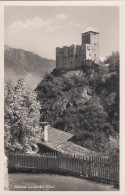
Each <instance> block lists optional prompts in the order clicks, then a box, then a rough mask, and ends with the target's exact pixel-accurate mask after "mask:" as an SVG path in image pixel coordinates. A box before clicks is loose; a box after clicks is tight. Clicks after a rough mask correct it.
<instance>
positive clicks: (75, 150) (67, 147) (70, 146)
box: [57, 141, 99, 156]
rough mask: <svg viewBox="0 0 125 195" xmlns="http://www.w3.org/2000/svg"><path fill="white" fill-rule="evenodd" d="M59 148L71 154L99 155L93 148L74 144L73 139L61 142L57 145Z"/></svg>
mask: <svg viewBox="0 0 125 195" xmlns="http://www.w3.org/2000/svg"><path fill="white" fill-rule="evenodd" d="M57 150H58V151H59V152H62V153H66V154H71V155H75V156H84V155H94V156H97V155H99V154H98V153H97V152H95V151H91V150H89V149H87V148H84V147H82V146H79V145H77V144H74V143H73V142H71V141H65V142H63V143H62V144H60V145H59V146H58V147H57Z"/></svg>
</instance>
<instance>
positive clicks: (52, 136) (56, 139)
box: [39, 126, 74, 149]
mask: <svg viewBox="0 0 125 195" xmlns="http://www.w3.org/2000/svg"><path fill="white" fill-rule="evenodd" d="M73 136H74V135H73V134H71V133H68V132H65V131H61V130H58V129H55V128H52V127H50V126H48V142H45V141H43V142H40V143H39V144H42V145H44V146H47V147H49V148H52V149H56V147H57V146H59V145H60V144H61V143H63V142H65V141H67V140H69V139H70V138H72V137H73Z"/></svg>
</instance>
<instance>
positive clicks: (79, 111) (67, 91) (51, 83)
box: [35, 53, 119, 151]
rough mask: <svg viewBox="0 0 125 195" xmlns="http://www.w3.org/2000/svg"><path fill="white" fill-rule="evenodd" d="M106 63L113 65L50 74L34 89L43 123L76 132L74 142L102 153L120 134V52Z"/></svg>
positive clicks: (110, 57) (108, 58)
mask: <svg viewBox="0 0 125 195" xmlns="http://www.w3.org/2000/svg"><path fill="white" fill-rule="evenodd" d="M105 63H110V65H109V66H110V68H109V69H107V67H105V66H104V65H103V67H102V68H99V70H98V71H96V69H95V70H94V69H92V68H90V69H89V70H87V71H83V72H82V71H81V70H74V71H69V72H67V73H64V74H62V75H60V76H58V75H56V76H55V75H53V74H50V75H47V76H46V77H45V78H44V80H42V81H41V83H40V84H39V85H38V87H37V88H36V90H35V91H36V92H37V98H38V100H39V101H40V104H41V106H42V109H41V120H43V121H44V120H45V121H48V122H49V123H50V124H51V125H52V126H53V127H55V128H57V129H60V130H63V131H67V132H71V133H73V134H74V135H75V138H74V139H73V140H72V141H74V142H75V143H76V144H79V145H81V146H84V147H87V148H89V149H91V150H96V151H103V150H104V148H105V145H106V143H108V142H109V136H113V137H115V136H116V135H117V134H118V133H119V55H118V53H116V54H114V53H113V55H112V56H109V57H107V61H105ZM111 66H115V67H117V69H113V68H111ZM113 70H114V71H113Z"/></svg>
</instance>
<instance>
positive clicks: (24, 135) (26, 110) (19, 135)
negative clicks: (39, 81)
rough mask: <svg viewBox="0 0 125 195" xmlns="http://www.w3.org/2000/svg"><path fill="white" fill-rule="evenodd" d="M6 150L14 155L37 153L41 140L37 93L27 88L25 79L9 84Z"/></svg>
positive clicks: (6, 113) (5, 122) (7, 90)
mask: <svg viewBox="0 0 125 195" xmlns="http://www.w3.org/2000/svg"><path fill="white" fill-rule="evenodd" d="M4 111H5V121H4V124H5V134H4V140H5V150H7V151H8V152H14V153H17V152H18V153H36V152H37V151H38V146H37V142H38V141H39V140H40V138H41V129H40V127H39V119H40V104H39V103H38V102H37V100H36V94H35V92H30V91H28V90H26V88H25V79H24V78H20V79H19V80H18V83H17V84H16V85H13V84H12V83H11V82H8V83H7V86H6V92H5V109H4Z"/></svg>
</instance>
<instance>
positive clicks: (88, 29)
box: [83, 27, 99, 33]
mask: <svg viewBox="0 0 125 195" xmlns="http://www.w3.org/2000/svg"><path fill="white" fill-rule="evenodd" d="M87 32H94V33H99V32H98V31H97V30H95V29H94V28H92V27H88V28H87V29H86V30H85V31H84V32H83V33H87Z"/></svg>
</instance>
